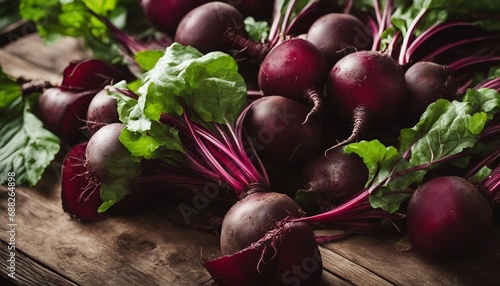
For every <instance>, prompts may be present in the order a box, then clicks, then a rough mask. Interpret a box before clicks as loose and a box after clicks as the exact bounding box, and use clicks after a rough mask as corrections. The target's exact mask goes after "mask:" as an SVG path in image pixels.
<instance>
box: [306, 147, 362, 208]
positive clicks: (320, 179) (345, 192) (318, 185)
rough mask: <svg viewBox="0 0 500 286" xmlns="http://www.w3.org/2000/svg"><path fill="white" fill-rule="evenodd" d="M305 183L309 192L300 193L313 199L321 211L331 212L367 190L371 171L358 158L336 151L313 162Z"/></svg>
mask: <svg viewBox="0 0 500 286" xmlns="http://www.w3.org/2000/svg"><path fill="white" fill-rule="evenodd" d="M302 180H303V182H304V183H305V189H304V190H301V191H300V194H301V195H302V196H304V195H305V196H307V197H308V198H309V199H311V200H312V201H313V202H314V204H315V205H317V207H318V208H319V210H320V211H327V210H330V209H331V208H332V207H334V206H336V205H339V204H341V203H343V202H345V201H347V200H348V199H349V198H351V197H353V196H354V195H356V194H357V193H359V192H360V191H361V190H363V188H364V185H365V184H366V181H367V180H368V169H367V168H366V165H365V163H364V162H363V159H361V158H360V157H359V156H358V155H356V154H346V153H344V150H343V148H335V149H333V150H330V151H329V152H327V154H326V155H325V154H323V153H321V154H318V155H316V156H315V157H313V158H312V159H311V160H309V161H308V162H307V163H306V164H305V165H304V167H303V168H302Z"/></svg>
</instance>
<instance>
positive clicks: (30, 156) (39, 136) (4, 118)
mask: <svg viewBox="0 0 500 286" xmlns="http://www.w3.org/2000/svg"><path fill="white" fill-rule="evenodd" d="M4 92H5V91H4ZM0 134H2V136H0V184H3V183H5V182H6V180H7V173H8V172H15V174H16V177H15V179H16V184H18V185H21V184H28V185H30V186H34V185H36V184H37V183H38V181H39V180H40V178H41V177H42V174H43V173H44V172H45V170H46V168H47V167H48V166H49V165H50V163H51V162H52V161H53V160H54V158H55V156H56V154H57V152H58V151H59V148H60V142H59V138H58V137H57V136H55V135H54V134H52V133H51V132H50V131H48V130H46V129H45V128H44V127H43V123H42V122H41V121H40V120H39V119H38V118H37V117H36V116H35V115H33V114H32V113H31V111H30V104H29V102H28V100H25V99H24V98H23V97H21V96H20V94H18V95H17V97H16V98H15V99H14V100H13V101H11V102H10V103H9V104H8V105H7V106H6V107H5V108H3V110H2V111H1V113H0Z"/></svg>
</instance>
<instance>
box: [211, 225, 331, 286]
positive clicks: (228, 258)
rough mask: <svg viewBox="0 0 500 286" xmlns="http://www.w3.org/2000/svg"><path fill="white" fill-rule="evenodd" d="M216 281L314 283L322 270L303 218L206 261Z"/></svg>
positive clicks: (282, 283)
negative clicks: (228, 253) (245, 245)
mask: <svg viewBox="0 0 500 286" xmlns="http://www.w3.org/2000/svg"><path fill="white" fill-rule="evenodd" d="M205 267H206V268H207V270H208V271H209V272H210V275H211V276H212V278H213V280H214V281H215V282H216V283H217V285H220V286H224V285H228V286H232V285H239V286H246V285H248V286H253V285H273V286H278V285H316V283H317V282H318V280H319V278H320V277H321V274H322V271H323V263H322V259H321V253H320V250H319V247H318V244H317V243H316V241H315V236H314V233H313V231H312V229H311V227H310V226H309V225H308V224H306V223H303V222H289V223H285V222H282V223H279V224H277V226H276V228H275V229H272V230H271V231H269V232H268V233H266V235H265V236H264V237H263V238H261V239H260V240H259V241H257V242H255V243H253V244H252V245H250V246H248V247H247V248H245V249H243V250H240V251H238V252H236V253H233V254H230V255H225V256H222V257H220V258H217V259H214V260H211V261H207V262H205Z"/></svg>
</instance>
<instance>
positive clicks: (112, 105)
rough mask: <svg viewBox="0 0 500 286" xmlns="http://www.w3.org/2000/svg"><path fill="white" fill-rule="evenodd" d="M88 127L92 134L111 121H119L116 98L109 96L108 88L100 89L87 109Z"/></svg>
mask: <svg viewBox="0 0 500 286" xmlns="http://www.w3.org/2000/svg"><path fill="white" fill-rule="evenodd" d="M86 117H87V119H86V123H85V124H86V128H87V131H88V132H89V135H90V136H92V135H93V134H94V133H95V132H96V131H97V130H99V129H100V128H101V127H102V126H104V125H107V124H110V123H119V122H120V119H119V115H118V110H117V106H116V99H115V98H113V97H111V96H109V94H108V92H107V90H106V89H103V90H101V91H99V92H98V93H97V94H96V95H95V96H94V98H92V101H91V102H90V104H89V107H88V109H87V116H86Z"/></svg>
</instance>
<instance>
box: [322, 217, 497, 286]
mask: <svg viewBox="0 0 500 286" xmlns="http://www.w3.org/2000/svg"><path fill="white" fill-rule="evenodd" d="M499 238H500V228H499V227H498V226H495V227H494V228H493V229H492V231H491V233H490V235H489V236H487V237H486V238H485V240H484V241H483V242H482V243H481V245H479V247H477V248H476V249H474V250H473V251H471V252H470V253H469V254H468V255H465V256H463V257H460V258H459V259H456V260H452V261H446V262H444V261H443V262H433V261H429V260H427V259H425V258H423V257H421V256H420V255H418V254H417V253H416V252H414V251H412V250H411V249H410V248H409V243H408V241H407V240H405V239H406V237H405V236H404V235H401V234H376V235H375V234H374V235H359V236H353V237H349V238H347V239H345V240H341V241H337V242H332V243H329V244H326V245H324V247H325V248H327V249H329V250H331V251H332V252H335V253H337V254H339V255H341V256H342V257H344V258H345V259H347V260H348V261H351V262H352V263H355V264H357V265H359V266H360V267H365V268H367V269H369V270H370V271H371V272H373V273H374V274H376V275H378V276H380V277H383V279H386V280H387V281H389V282H390V283H393V284H395V285H500V272H499V271H498V269H500V247H499V244H498V241H499ZM407 247H408V248H407ZM363 285H364V284H363Z"/></svg>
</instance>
